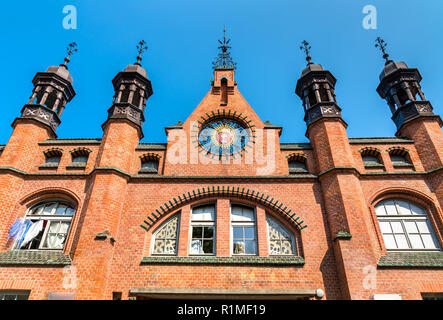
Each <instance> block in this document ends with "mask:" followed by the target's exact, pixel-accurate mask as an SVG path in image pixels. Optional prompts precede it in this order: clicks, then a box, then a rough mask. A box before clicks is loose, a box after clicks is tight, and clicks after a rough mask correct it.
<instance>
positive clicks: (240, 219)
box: [231, 205, 257, 255]
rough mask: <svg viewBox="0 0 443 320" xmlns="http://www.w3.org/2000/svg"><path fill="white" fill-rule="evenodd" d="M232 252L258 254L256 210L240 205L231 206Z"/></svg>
mask: <svg viewBox="0 0 443 320" xmlns="http://www.w3.org/2000/svg"><path fill="white" fill-rule="evenodd" d="M231 225H232V253H233V254H235V255H241V254H257V232H256V223H255V213H254V210H253V209H251V208H249V207H246V206H240V205H233V206H232V207H231Z"/></svg>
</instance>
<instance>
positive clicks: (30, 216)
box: [12, 199, 77, 251]
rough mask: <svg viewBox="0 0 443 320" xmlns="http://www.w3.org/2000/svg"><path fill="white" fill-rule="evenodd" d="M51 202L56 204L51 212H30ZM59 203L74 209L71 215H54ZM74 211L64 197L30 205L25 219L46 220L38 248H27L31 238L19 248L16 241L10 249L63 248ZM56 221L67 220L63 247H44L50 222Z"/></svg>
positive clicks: (72, 206)
mask: <svg viewBox="0 0 443 320" xmlns="http://www.w3.org/2000/svg"><path fill="white" fill-rule="evenodd" d="M52 203H56V204H57V205H56V206H55V207H54V208H52V210H51V214H39V215H36V214H31V212H32V211H33V210H34V209H35V208H37V207H41V206H46V205H48V204H52ZM60 204H61V205H65V206H67V207H70V208H72V209H73V210H74V212H73V214H72V215H60V214H59V215H56V214H55V212H56V210H57V208H58V206H59V205H60ZM43 210H44V207H43ZM76 211H77V210H76V208H75V206H74V205H72V204H71V203H70V202H68V201H66V200H64V199H50V200H45V201H41V202H39V203H37V204H35V205H32V206H31V207H29V208H28V210H27V211H26V215H25V219H27V220H31V221H33V222H34V223H35V222H37V221H39V220H43V221H44V220H46V221H47V224H46V226H45V227H44V231H43V235H42V237H41V240H40V243H39V245H38V248H36V249H28V248H29V246H30V245H31V243H32V242H33V240H31V241H30V242H29V243H28V244H27V245H26V246H25V247H23V248H19V247H18V243H16V244H14V246H13V248H12V249H13V250H51V251H52V250H55V251H57V250H58V251H60V250H63V249H64V248H65V245H66V243H67V241H68V238H69V233H70V231H71V226H72V220H73V219H74V215H75V213H76ZM56 222H59V223H60V222H69V226H68V230H67V231H66V236H65V240H64V243H63V248H48V247H45V243H46V241H47V236H48V233H49V228H50V225H51V224H52V223H56ZM56 234H59V233H56ZM63 234H64V233H63ZM27 247H28V248H27Z"/></svg>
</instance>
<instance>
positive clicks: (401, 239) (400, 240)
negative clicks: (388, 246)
mask: <svg viewBox="0 0 443 320" xmlns="http://www.w3.org/2000/svg"><path fill="white" fill-rule="evenodd" d="M395 240H396V241H397V245H398V248H399V249H409V245H408V241H407V240H406V236H405V235H404V234H396V235H395Z"/></svg>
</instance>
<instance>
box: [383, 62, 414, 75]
mask: <svg viewBox="0 0 443 320" xmlns="http://www.w3.org/2000/svg"><path fill="white" fill-rule="evenodd" d="M399 69H408V66H407V65H406V63H404V62H395V61H389V62H388V63H387V64H386V65H385V67H384V68H383V71H382V72H381V73H380V76H379V78H380V80H382V79H383V78H385V77H387V76H388V75H390V74H391V73H393V72H395V71H397V70H399Z"/></svg>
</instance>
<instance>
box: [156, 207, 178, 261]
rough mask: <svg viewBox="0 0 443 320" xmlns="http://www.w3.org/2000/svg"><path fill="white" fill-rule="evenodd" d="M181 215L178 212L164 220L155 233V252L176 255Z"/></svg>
mask: <svg viewBox="0 0 443 320" xmlns="http://www.w3.org/2000/svg"><path fill="white" fill-rule="evenodd" d="M179 217H180V215H178V214H176V215H175V216H173V217H172V218H170V219H169V220H168V221H166V222H164V223H163V224H162V225H161V226H160V227H159V228H158V230H157V231H156V232H155V233H154V242H153V243H154V246H153V249H152V253H153V254H159V255H176V254H177V245H178V230H179Z"/></svg>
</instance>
